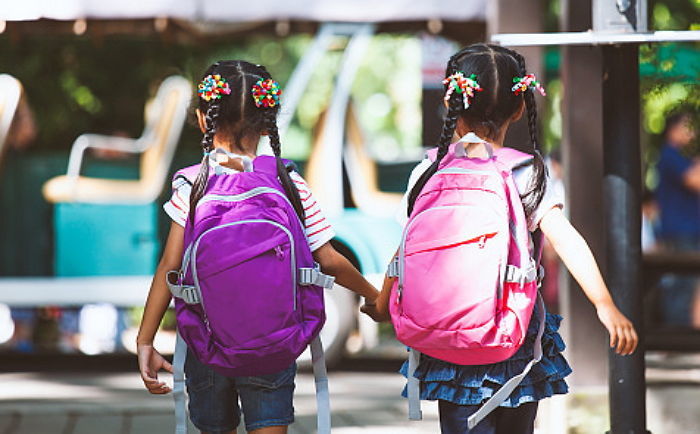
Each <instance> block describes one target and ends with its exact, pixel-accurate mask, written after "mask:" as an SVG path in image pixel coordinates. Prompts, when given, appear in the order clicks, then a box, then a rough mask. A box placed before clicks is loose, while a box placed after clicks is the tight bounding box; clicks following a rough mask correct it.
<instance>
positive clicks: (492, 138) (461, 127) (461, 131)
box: [455, 122, 508, 148]
mask: <svg viewBox="0 0 700 434" xmlns="http://www.w3.org/2000/svg"><path fill="white" fill-rule="evenodd" d="M507 131H508V125H507V124H506V125H504V126H503V127H502V128H501V129H499V130H498V131H497V132H496V134H494V135H490V134H487V132H486V131H484V129H483V128H472V127H470V126H469V125H465V124H463V123H462V122H458V123H457V127H456V128H455V135H456V136H457V137H456V139H455V141H457V140H459V139H461V138H462V137H464V136H465V135H466V134H467V133H469V132H472V133H474V134H476V135H477V136H479V138H481V139H483V140H485V141H487V142H489V143H491V144H492V145H493V146H494V147H496V148H502V147H503V142H504V141H505V138H506V132H507Z"/></svg>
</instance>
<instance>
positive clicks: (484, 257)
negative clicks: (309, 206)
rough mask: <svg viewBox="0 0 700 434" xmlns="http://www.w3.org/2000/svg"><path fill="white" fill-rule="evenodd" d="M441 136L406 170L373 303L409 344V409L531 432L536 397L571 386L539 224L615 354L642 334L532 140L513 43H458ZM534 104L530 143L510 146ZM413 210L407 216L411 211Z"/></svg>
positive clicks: (472, 428)
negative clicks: (526, 147)
mask: <svg viewBox="0 0 700 434" xmlns="http://www.w3.org/2000/svg"><path fill="white" fill-rule="evenodd" d="M445 76H446V78H445V80H444V81H443V84H444V85H445V103H446V106H447V114H446V115H445V121H444V127H443V130H442V135H441V137H440V141H439V143H438V145H437V147H436V148H435V149H432V150H430V151H428V154H427V157H426V159H425V160H423V161H422V162H421V163H420V164H419V165H418V166H417V167H416V168H415V169H414V170H413V172H412V174H411V176H410V178H409V185H408V191H407V193H406V195H405V197H404V202H403V207H402V209H401V211H400V212H401V213H402V214H401V216H400V217H401V218H400V220H401V222H402V223H403V224H404V225H405V226H404V227H405V229H404V235H403V238H402V241H401V245H400V247H399V250H398V252H397V255H396V257H395V259H394V261H393V262H392V264H391V265H390V267H389V271H388V273H387V277H386V279H385V281H384V286H383V289H382V292H381V294H380V296H379V297H378V299H377V302H376V305H375V306H373V305H371V304H370V305H366V306H363V308H362V309H363V311H364V312H365V313H368V314H370V315H371V316H372V317H373V318H374V319H375V320H386V319H391V321H392V323H393V324H394V328H395V330H396V335H397V338H398V339H399V340H400V341H401V342H403V343H404V344H406V345H407V346H409V348H410V356H409V360H408V362H407V363H405V364H404V366H403V368H402V369H401V372H402V373H403V374H404V375H405V376H406V377H407V379H408V385H407V387H406V390H404V396H408V398H409V417H410V418H412V419H419V418H420V417H421V414H420V404H419V403H420V401H419V399H427V400H437V401H438V408H439V413H440V428H441V430H442V432H443V433H446V434H456V433H460V434H464V433H470V434H476V433H479V434H487V433H489V434H494V433H495V434H526V433H532V432H533V430H534V420H535V416H536V414H537V403H538V401H539V400H541V399H543V398H546V397H549V396H552V395H555V394H564V393H567V391H568V387H567V384H566V382H565V380H564V378H565V377H566V376H567V375H569V374H570V373H571V368H570V367H569V365H568V363H567V362H566V360H565V359H564V357H563V356H562V354H561V353H562V351H563V350H564V342H563V341H562V339H561V337H560V336H559V334H558V332H557V330H558V328H559V324H560V322H561V317H560V316H558V315H551V314H548V313H546V312H545V309H544V304H543V303H542V302H541V297H540V296H539V295H538V290H537V287H538V284H539V280H540V278H541V273H540V268H541V267H539V255H540V252H539V247H538V246H539V245H541V241H542V240H541V239H540V234H543V235H544V236H546V237H547V239H548V241H549V242H550V243H551V244H552V246H553V247H554V249H555V251H556V252H557V254H558V255H559V256H560V258H561V259H562V261H563V262H564V264H565V265H566V266H567V268H568V269H569V271H570V272H571V274H572V275H573V276H574V278H575V279H576V280H577V281H578V283H579V284H580V286H581V288H582V289H583V291H584V293H585V294H586V296H587V297H588V298H589V300H590V301H591V303H593V305H594V306H595V308H596V310H597V313H598V317H599V319H600V321H601V323H602V324H603V325H604V326H605V328H606V329H607V330H608V332H609V333H610V346H611V347H613V348H615V351H616V352H617V353H618V354H622V355H627V354H631V353H632V352H634V350H635V348H636V346H637V342H638V338H637V334H636V332H635V329H634V326H633V325H632V323H631V322H630V321H629V320H628V319H627V318H626V317H625V316H624V315H623V314H622V313H621V312H620V311H619V310H618V309H617V307H616V306H615V304H614V303H613V301H612V298H611V296H610V293H609V292H608V289H607V287H606V285H605V282H604V281H603V278H602V276H601V273H600V271H599V269H598V266H597V264H596V261H595V258H594V257H593V255H592V253H591V250H590V248H589V247H588V245H587V243H586V241H585V240H584V239H583V238H582V237H581V235H580V234H579V233H578V232H577V231H576V229H574V228H573V227H572V226H571V224H570V223H569V222H568V220H567V219H566V217H565V216H564V214H563V212H562V207H563V204H564V200H563V197H560V196H559V195H558V193H557V191H556V190H554V189H551V188H548V187H549V183H550V180H549V178H548V175H547V173H546V169H545V165H544V162H543V160H542V156H541V154H540V152H539V146H538V143H537V139H536V135H537V134H536V123H537V111H536V107H535V98H534V92H535V91H539V92H540V93H542V95H544V89H543V87H542V86H541V85H540V83H539V82H538V81H537V80H536V78H535V76H534V75H532V74H528V73H527V70H526V68H525V60H524V58H523V57H522V55H520V54H519V53H517V52H516V51H513V50H510V49H507V48H504V47H501V46H496V45H486V44H475V45H471V46H468V47H466V48H464V49H462V50H460V51H459V52H457V53H456V54H454V55H453V56H452V57H451V58H450V60H449V62H448V64H447V69H446V72H445ZM525 111H527V119H528V126H529V130H530V138H531V146H532V151H533V154H532V155H530V154H525V153H521V152H519V151H516V150H514V149H510V148H505V147H503V141H504V138H505V136H506V132H507V131H508V127H509V126H510V124H511V123H512V122H515V121H516V120H518V119H519V118H520V117H521V116H522V115H523V112H525ZM406 216H408V220H406Z"/></svg>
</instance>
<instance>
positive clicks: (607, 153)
mask: <svg viewBox="0 0 700 434" xmlns="http://www.w3.org/2000/svg"><path fill="white" fill-rule="evenodd" d="M638 56H639V51H638V47H637V45H634V44H626V45H620V46H607V47H603V149H604V180H603V188H604V195H605V199H606V211H605V215H606V227H607V229H606V234H607V240H608V241H607V242H608V249H607V252H608V268H607V281H608V284H609V286H610V290H611V292H612V296H613V299H614V300H615V304H617V306H618V307H619V308H620V310H621V311H622V312H623V313H624V314H625V315H626V316H627V317H628V318H629V319H630V320H631V321H632V322H633V323H634V325H635V328H636V330H637V333H639V335H640V346H639V349H638V350H637V351H636V352H635V353H634V354H633V355H631V356H619V355H617V354H615V353H614V352H613V351H610V353H609V362H610V376H609V391H610V428H611V429H610V433H612V434H643V433H647V430H646V411H645V392H646V384H645V379H644V351H643V340H642V339H641V337H642V332H643V328H642V319H643V317H642V292H641V291H642V287H641V260H642V256H641V235H640V234H641V201H640V197H641V180H642V175H641V152H640V142H639V116H640V112H639V57H638Z"/></svg>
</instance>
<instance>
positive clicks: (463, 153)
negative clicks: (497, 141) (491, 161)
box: [454, 131, 493, 158]
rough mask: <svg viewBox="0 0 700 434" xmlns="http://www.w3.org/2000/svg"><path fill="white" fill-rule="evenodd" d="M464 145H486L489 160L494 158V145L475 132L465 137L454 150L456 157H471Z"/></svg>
mask: <svg viewBox="0 0 700 434" xmlns="http://www.w3.org/2000/svg"><path fill="white" fill-rule="evenodd" d="M463 143H467V144H469V143H481V144H482V145H484V148H485V149H486V152H487V153H488V155H489V158H493V145H492V144H491V143H489V142H487V141H486V140H484V139H482V138H481V137H479V136H477V135H476V134H475V133H474V132H473V131H470V132H468V133H467V134H466V135H465V136H464V137H462V138H461V139H459V141H458V142H457V144H456V145H455V149H454V153H455V157H460V158H464V157H469V153H468V152H467V149H466V148H465V147H464V145H463Z"/></svg>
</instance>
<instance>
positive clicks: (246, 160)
mask: <svg viewBox="0 0 700 434" xmlns="http://www.w3.org/2000/svg"><path fill="white" fill-rule="evenodd" d="M222 154H223V155H225V156H226V157H227V158H228V159H232V158H233V159H236V158H238V159H240V160H241V162H242V163H243V171H244V172H252V171H253V160H252V159H251V158H250V157H248V156H246V155H239V154H236V153H234V152H229V151H227V150H226V149H223V148H214V150H213V151H211V152H210V153H209V166H211V167H212V168H213V169H214V174H216V175H221V174H231V173H238V172H239V171H238V170H236V169H232V168H230V167H226V166H222V165H221V163H219V160H218V158H217V157H218V156H219V155H222Z"/></svg>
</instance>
